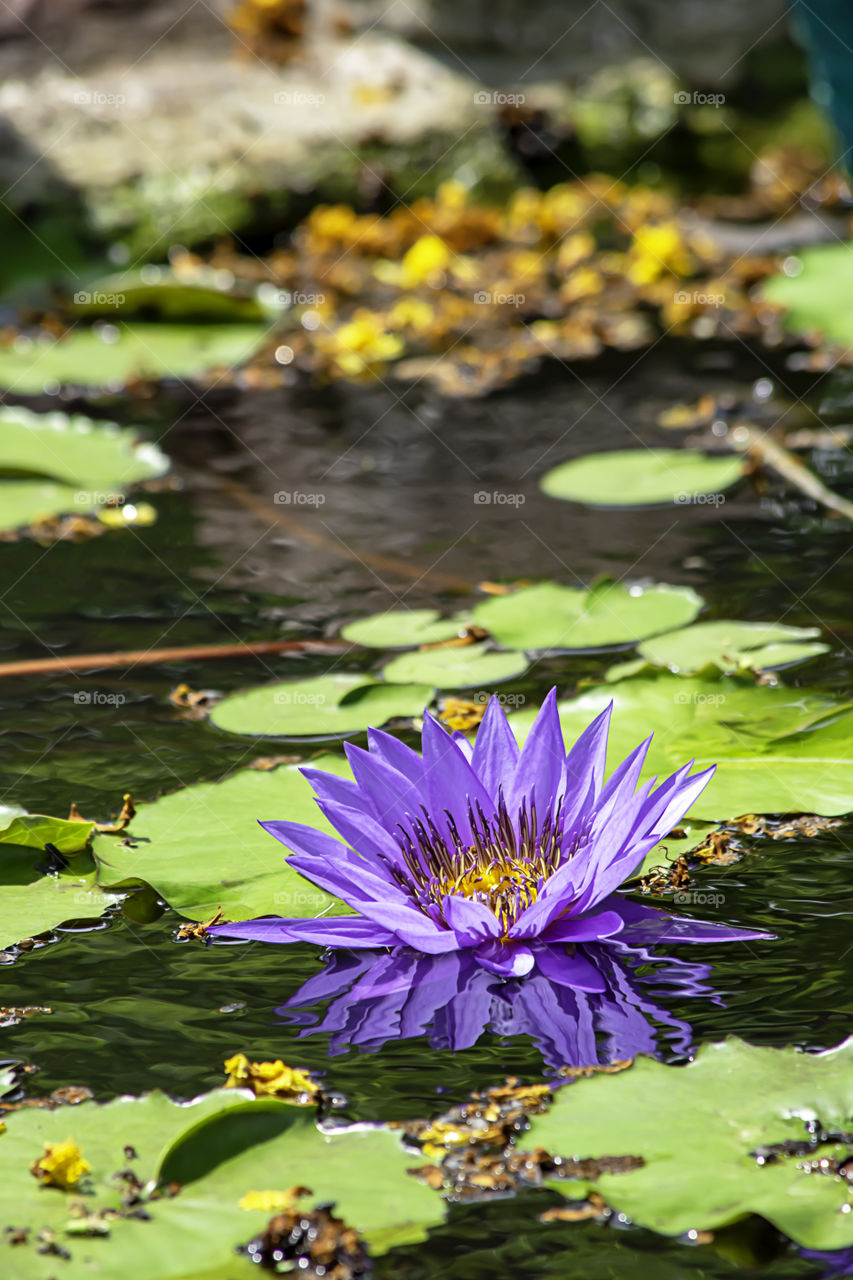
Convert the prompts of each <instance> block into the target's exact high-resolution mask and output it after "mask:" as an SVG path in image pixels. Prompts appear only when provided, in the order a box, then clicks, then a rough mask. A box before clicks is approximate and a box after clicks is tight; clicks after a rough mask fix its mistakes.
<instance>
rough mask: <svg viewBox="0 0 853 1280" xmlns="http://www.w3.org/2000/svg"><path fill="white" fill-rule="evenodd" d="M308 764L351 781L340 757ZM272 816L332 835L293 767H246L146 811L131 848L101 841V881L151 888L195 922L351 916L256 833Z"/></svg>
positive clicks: (134, 826) (136, 823)
mask: <svg viewBox="0 0 853 1280" xmlns="http://www.w3.org/2000/svg"><path fill="white" fill-rule="evenodd" d="M311 764H312V766H316V767H317V768H319V769H324V770H326V771H327V772H329V773H336V774H338V775H339V776H341V777H350V776H351V774H350V772H349V767H348V765H347V763H346V761H345V760H344V759H343V758H342V757H341V756H332V755H324V756H320V757H319V758H318V759H316V760H312V761H311ZM273 818H282V819H287V820H288V821H290V822H304V823H309V824H310V825H311V826H312V827H317V828H318V829H319V830H321V831H326V832H331V830H332V828H331V827H330V825H329V824H328V823H327V822H326V819H325V818H324V817H323V815H322V813H321V812H320V810H319V809H318V808H317V805H316V803H315V801H314V795H313V792H312V790H311V788H310V786H309V785H308V783H307V782H306V780H305V779H304V778H303V776H302V774H301V773H300V772H299V769H298V768H297V767H296V766H295V765H286V766H282V767H279V768H278V769H271V770H259V769H244V770H242V771H241V772H239V773H235V774H234V775H232V777H230V778H226V779H225V781H224V782H201V783H198V784H197V785H196V786H194V787H185V788H184V789H183V790H182V791H175V792H173V793H172V794H171V795H167V796H161V797H160V799H159V800H155V801H154V802H153V803H151V804H144V803H141V804H139V805H138V808H137V814H136V817H135V818H134V819H133V821H132V823H131V825H130V831H131V833H132V836H133V845H132V847H131V846H130V845H127V844H125V843H124V841H123V840H122V841H119V840H116V839H115V838H114V837H111V836H104V835H96V837H95V840H94V843H93V847H94V851H95V856H96V858H97V860H98V863H99V882H100V884H101V885H107V886H113V887H116V886H121V885H129V884H136V883H140V882H144V883H146V884H150V885H152V886H153V887H154V888H155V889H156V890H157V892H158V893H159V894H160V896H161V897H162V898H163V899H165V901H166V902H168V904H169V906H170V907H172V908H173V909H174V910H175V911H179V912H180V913H181V915H183V916H187V917H189V918H190V919H191V920H209V919H210V918H211V916H213V915H214V913H215V912H216V911H217V910H218V909H219V908H220V907H221V908H222V911H223V914H224V916H225V918H226V919H228V920H247V919H251V918H252V917H253V916H260V915H281V916H316V915H320V914H321V913H322V912H329V913H331V914H332V915H344V914H347V913H348V912H349V908H347V907H345V906H344V904H343V903H342V902H340V901H339V900H338V899H337V898H334V897H332V896H331V895H330V894H328V893H325V892H324V891H323V890H322V889H318V888H316V887H315V886H314V885H313V884H309V882H308V881H307V880H305V879H303V877H302V876H301V875H299V874H298V872H296V871H294V870H293V869H292V868H291V867H290V866H289V864H288V862H287V858H286V851H285V849H284V848H283V846H282V845H281V844H279V842H278V841H277V840H275V839H274V838H273V837H272V836H271V835H269V833H268V832H266V831H265V830H264V829H263V827H261V826H259V825H258V824H259V821H267V820H270V819H273Z"/></svg>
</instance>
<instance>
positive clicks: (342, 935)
mask: <svg viewBox="0 0 853 1280" xmlns="http://www.w3.org/2000/svg"><path fill="white" fill-rule="evenodd" d="M611 711H612V705H611V707H608V708H607V709H606V710H605V711H603V712H602V713H601V715H599V716H598V717H597V718H596V719H595V720H593V722H592V724H591V725H589V727H588V728H587V729H585V730H584V732H583V733H582V734H581V736H580V738H578V740H577V742H576V743H575V744H574V746H573V747H572V748H571V750H570V751H569V753H568V755H567V754H566V749H565V746H564V744H563V736H562V731H561V728H560V719H559V715H558V712H557V700H556V693H555V691H554V690H553V689H552V690H551V692H550V694H549V695H548V697H547V698H546V699H545V702H544V703H543V705H542V708H541V710H540V712H539V714H538V716H537V718H536V721H535V723H534V725H533V728H532V729H531V732H530V735H529V736H528V738H527V741H526V742H525V744H524V747H523V748H521V749H520V748H519V747H518V744H517V743H516V740H515V737H514V736H513V733H512V730H511V729H510V726H509V724H508V722H507V718H506V716H505V715H504V712H503V710H502V708H501V706H500V703H499V702H498V700H497V699H496V698H492V700H491V701H490V703H489V706H488V708H487V709H486V714H485V716H484V717H483V722H482V724H481V726H480V729H479V732H478V734H477V738H476V742H475V743H474V745H473V746H472V745H471V743H470V742H469V741H468V740H467V739H466V738H465V737H464V735H462V734H460V733H450V732H448V731H447V730H446V729H445V728H444V727H443V726H442V725H441V724H439V722H438V721H437V720H435V719H434V718H433V717H432V716H430V715H426V716H425V719H424V728H423V743H422V745H423V754H422V755H418V753H417V752H416V751H413V750H412V749H411V748H410V747H407V746H406V745H405V744H404V743H402V742H400V741H399V740H398V739H397V738H395V737H393V736H391V735H390V734H387V733H381V732H378V731H376V730H371V731H370V733H369V738H368V742H369V750H368V751H365V750H363V749H362V748H360V747H355V746H352V745H350V744H347V747H346V752H347V758H348V760H349V763H350V766H351V768H352V772H353V776H354V781H345V780H342V779H341V778H338V777H336V776H334V775H330V774H325V773H322V772H320V771H318V770H315V769H303V770H302V772H303V773H304V775H305V776H306V777H307V778H308V779H309V781H310V782H311V784H312V786H313V788H314V791H315V795H316V799H317V803H318V804H319V807H320V809H321V811H322V812H323V813H324V814H325V816H326V818H328V820H329V822H330V823H331V824H332V826H333V827H334V828H335V829H336V830H337V832H338V833H339V834H340V836H341V837H342V839H341V840H336V839H334V838H333V837H331V836H328V835H325V834H324V833H323V832H320V831H316V830H315V829H314V828H312V827H309V826H304V825H302V824H301V823H296V822H280V821H273V822H262V823H261V825H262V826H263V827H265V828H266V830H267V831H269V832H270V834H271V835H273V836H275V837H276V839H277V840H280V841H281V842H282V844H284V845H286V847H287V848H288V849H289V850H292V851H293V852H292V856H291V858H290V864H291V866H292V867H294V868H295V869H296V870H297V871H299V872H301V873H302V874H303V875H304V876H306V877H307V878H308V879H309V880H311V881H313V882H314V884H316V885H319V886H320V887H321V888H323V889H326V890H328V892H329V893H332V894H335V895H336V896H337V897H339V898H340V899H342V900H343V901H344V902H345V903H346V904H347V905H348V906H349V907H351V908H352V909H353V911H354V912H355V913H356V914H355V915H352V916H337V917H331V918H330V917H320V918H315V919H280V918H277V917H265V918H263V919H260V920H248V921H244V922H242V923H237V924H223V925H217V926H215V927H214V928H211V929H210V933H211V934H214V935H224V936H226V937H229V938H245V939H258V940H260V941H263V942H314V943H317V944H318V945H320V946H322V947H346V948H349V949H353V948H355V949H360V948H364V947H368V948H376V947H399V946H401V945H404V946H407V947H410V948H411V949H412V950H413V951H418V952H422V953H423V954H424V955H433V956H435V955H444V954H447V953H450V952H455V951H465V952H469V953H470V954H471V955H472V956H473V958H474V959H475V960H476V962H477V963H478V964H479V965H481V966H482V967H483V968H484V969H487V970H489V971H490V972H491V973H495V974H498V975H500V976H503V977H507V978H510V977H522V976H523V975H525V974H527V973H530V971H531V970H533V969H534V968H538V969H539V971H540V972H542V973H543V974H544V975H545V976H546V977H549V976H552V975H553V976H554V977H555V978H556V980H557V981H565V980H566V978H567V976H568V975H572V976H571V981H572V982H575V983H577V984H579V985H582V983H583V978H584V975H585V973H586V972H587V970H588V968H589V965H588V962H587V961H586V960H584V959H583V957H582V956H580V955H576V954H572V953H573V952H574V948H575V946H576V945H577V944H579V943H586V942H596V941H601V940H604V939H607V938H615V937H616V936H617V935H619V936H620V938H621V939H622V940H623V941H625V942H628V943H639V944H641V945H646V944H648V943H651V942H656V941H660V942H667V941H682V942H705V941H714V940H723V941H731V940H735V939H741V938H758V937H767V936H770V935H767V934H758V933H755V932H752V931H749V930H744V929H730V928H727V927H726V926H722V925H714V924H708V923H705V922H698V921H691V920H684V919H678V918H676V917H674V916H670V915H668V914H666V913H664V912H660V911H655V910H652V909H651V908H648V907H642V906H640V905H638V904H637V903H632V902H629V901H627V900H625V899H624V898H623V897H622V896H621V895H619V894H617V893H616V890H617V888H618V887H619V885H620V884H621V883H622V882H623V881H624V880H625V879H626V878H627V877H629V876H631V875H632V874H633V873H634V872H635V871H636V870H637V868H638V867H639V866H640V864H641V862H642V861H643V859H644V857H645V856H646V854H647V853H649V852H650V851H651V850H652V849H653V848H654V846H655V845H656V844H657V843H658V842H659V841H660V840H662V839H663V838H664V837H665V836H666V835H667V833H668V832H669V831H671V830H672V828H673V827H674V826H675V825H676V824H677V823H678V822H679V821H680V819H681V818H682V817H683V816H684V814H685V813H686V812H687V811H688V809H689V808H690V807H691V805H692V804H693V803H694V801H695V800H696V797H697V796H698V795H699V794H700V792H701V791H702V789H703V788H704V787H705V785H706V784H707V783H708V781H709V779H710V778H711V775H712V774H713V772H714V770H713V767H712V768H710V769H706V770H704V772H702V773H696V774H691V772H690V769H691V764H692V762H691V763H690V764H686V765H683V766H682V768H680V769H679V770H678V771H677V772H676V773H674V774H673V775H672V776H671V777H669V778H667V779H666V781H665V782H662V783H661V784H660V785H659V786H656V785H655V782H656V779H652V781H650V782H646V783H644V784H643V785H642V786H641V787H639V789H638V782H639V779H640V774H641V771H642V768H643V764H644V761H645V758H646V753H647V752H648V749H649V744H650V742H651V738H647V739H646V741H645V742H642V743H641V744H640V745H639V746H638V747H637V748H636V749H635V750H634V751H632V752H631V754H630V755H629V756H628V757H627V759H625V760H623V762H622V763H621V764H620V765H619V766H618V767H617V768H616V769H615V770H614V771H613V773H612V774H611V775H610V777H609V778H608V779H607V780H606V781H605V756H606V752H607V732H608V726H609V722H610V715H611ZM555 948H556V950H555ZM567 948H568V950H567Z"/></svg>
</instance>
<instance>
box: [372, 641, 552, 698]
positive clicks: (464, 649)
mask: <svg viewBox="0 0 853 1280" xmlns="http://www.w3.org/2000/svg"><path fill="white" fill-rule="evenodd" d="M528 666H529V662H528V660H527V655H526V654H524V653H512V652H509V653H496V652H495V651H494V650H493V649H488V648H487V647H486V646H485V645H483V644H465V645H459V646H453V647H450V648H446V649H426V650H420V651H417V652H414V653H401V654H400V656H399V658H392V659H391V661H390V662H388V663H386V665H385V666H384V667H383V668H382V675H383V676H384V677H385V679H386V680H395V681H405V680H412V681H420V682H421V683H423V684H426V685H429V686H431V687H432V688H435V689H471V688H474V686H479V685H483V686H487V687H488V686H491V685H493V684H499V683H500V682H501V681H502V680H511V679H512V677H513V676H520V675H523V674H524V672H525V671H526V670H527V668H528Z"/></svg>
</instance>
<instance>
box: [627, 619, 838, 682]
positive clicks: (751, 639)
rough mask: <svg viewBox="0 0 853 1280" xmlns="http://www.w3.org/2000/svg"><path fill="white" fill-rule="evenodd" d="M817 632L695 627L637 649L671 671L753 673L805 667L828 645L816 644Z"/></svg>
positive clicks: (765, 625) (775, 626) (769, 625)
mask: <svg viewBox="0 0 853 1280" xmlns="http://www.w3.org/2000/svg"><path fill="white" fill-rule="evenodd" d="M819 635H820V629H819V628H818V627H786V626H783V625H782V624H781V623H773V622H734V621H729V620H726V621H719V622H697V623H696V624H695V625H694V626H692V627H685V628H683V630H681V631H670V632H669V633H668V634H667V635H663V636H656V637H655V638H654V639H652V640H645V641H643V643H642V644H641V645H638V646H637V651H638V652H639V653H640V654H642V656H643V657H644V658H645V659H646V661H647V662H651V663H654V664H655V665H657V666H661V667H669V668H670V670H671V671H678V672H682V673H690V672H696V671H701V669H702V668H703V667H705V666H708V665H709V664H713V665H714V666H717V667H719V668H720V670H721V671H737V669H738V668H739V667H748V668H749V669H750V670H753V671H760V670H765V669H767V668H771V667H784V666H788V665H789V664H791V663H794V662H804V661H805V660H806V659H807V658H814V657H816V656H817V655H818V654H820V653H827V652H828V650H829V645H826V644H821V643H818V642H815V640H814V637H815V636H819Z"/></svg>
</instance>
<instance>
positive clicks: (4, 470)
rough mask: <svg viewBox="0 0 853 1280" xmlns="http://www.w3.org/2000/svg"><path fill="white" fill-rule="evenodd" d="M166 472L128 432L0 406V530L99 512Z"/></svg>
mask: <svg viewBox="0 0 853 1280" xmlns="http://www.w3.org/2000/svg"><path fill="white" fill-rule="evenodd" d="M0 359H2V353H0ZM168 469H169V459H168V458H167V457H166V455H165V454H164V453H162V452H161V451H160V450H159V449H158V448H157V446H156V445H154V444H149V443H145V442H141V441H140V440H139V439H138V437H137V434H136V432H135V431H134V430H133V428H126V429H125V428H121V427H118V426H117V425H116V424H115V423H113V422H96V421H95V420H94V419H92V418H87V417H85V416H84V415H82V414H75V415H72V416H69V415H67V414H64V413H31V412H30V411H29V409H23V408H18V407H16V406H13V405H4V406H2V407H0V529H6V530H11V529H20V528H23V527H24V526H26V525H29V524H32V523H33V522H34V521H36V520H40V519H44V518H47V517H49V516H56V515H63V514H67V513H71V512H74V513H76V514H80V513H81V512H86V511H90V510H93V509H97V508H98V507H99V506H101V505H103V504H104V503H106V502H108V501H110V500H113V501H114V500H115V499H116V498H117V497H118V496H119V495H121V496H123V495H124V492H125V491H126V490H127V489H128V488H129V487H130V486H131V485H133V484H136V483H138V482H139V481H140V480H149V479H152V478H153V477H155V476H159V475H162V474H163V473H164V472H165V471H168ZM22 477H27V478H22Z"/></svg>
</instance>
